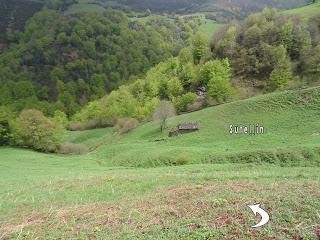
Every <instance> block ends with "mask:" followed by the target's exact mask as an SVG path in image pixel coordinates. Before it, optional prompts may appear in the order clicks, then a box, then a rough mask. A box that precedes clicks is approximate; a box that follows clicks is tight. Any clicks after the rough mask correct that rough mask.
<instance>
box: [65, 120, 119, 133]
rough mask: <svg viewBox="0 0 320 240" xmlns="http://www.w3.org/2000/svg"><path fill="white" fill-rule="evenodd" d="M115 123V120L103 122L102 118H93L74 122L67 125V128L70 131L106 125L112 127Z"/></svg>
mask: <svg viewBox="0 0 320 240" xmlns="http://www.w3.org/2000/svg"><path fill="white" fill-rule="evenodd" d="M113 125H114V121H110V122H103V121H100V120H96V119H92V120H89V121H87V122H73V123H69V124H68V125H67V130H69V131H84V130H90V129H95V128H104V127H112V126H113Z"/></svg>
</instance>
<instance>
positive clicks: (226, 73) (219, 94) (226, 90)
mask: <svg viewBox="0 0 320 240" xmlns="http://www.w3.org/2000/svg"><path fill="white" fill-rule="evenodd" d="M231 75H232V70H231V67H230V64H229V61H228V60H227V59H225V60H222V61H219V60H214V61H209V62H207V63H206V64H205V65H203V67H202V68H201V70H200V78H201V82H202V83H203V84H206V85H207V86H208V95H209V96H210V97H212V98H213V99H215V100H217V101H221V100H224V99H225V98H226V97H227V96H230V95H231V94H232V93H233V88H232V87H231V84H230V81H231Z"/></svg>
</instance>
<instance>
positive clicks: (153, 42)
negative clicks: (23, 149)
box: [0, 0, 193, 116]
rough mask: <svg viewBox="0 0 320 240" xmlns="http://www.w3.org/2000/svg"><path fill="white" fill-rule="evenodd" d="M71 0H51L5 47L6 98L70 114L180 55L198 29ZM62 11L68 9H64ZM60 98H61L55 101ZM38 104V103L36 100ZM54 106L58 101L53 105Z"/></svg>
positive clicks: (0, 68)
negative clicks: (81, 6)
mask: <svg viewBox="0 0 320 240" xmlns="http://www.w3.org/2000/svg"><path fill="white" fill-rule="evenodd" d="M70 4H71V3H70V2H68V1H60V0H59V1H51V2H49V3H48V6H49V9H43V10H42V11H40V12H38V13H37V14H35V16H34V17H33V18H31V19H30V20H29V21H28V23H27V25H26V27H25V31H24V32H19V34H18V35H17V36H18V37H17V39H16V41H15V42H12V44H11V45H9V47H8V48H7V49H6V50H4V51H3V52H1V53H0V83H1V87H0V100H2V101H1V103H0V104H1V105H2V104H11V105H14V107H15V108H16V109H17V111H21V110H22V109H23V108H27V107H32V108H34V107H33V106H29V105H26V106H24V107H22V109H21V107H20V106H19V105H18V104H17V101H23V100H26V99H29V98H30V99H31V98H32V99H33V101H34V102H35V103H37V102H39V101H41V102H44V104H46V103H47V104H48V105H51V106H52V107H51V108H48V109H40V110H42V111H43V112H45V113H47V112H49V111H50V114H49V115H50V116H52V115H53V113H54V111H55V110H60V111H64V112H65V113H66V114H67V115H68V116H71V115H73V114H75V113H76V112H77V111H78V110H79V109H80V107H81V106H84V105H86V104H87V103H88V102H89V101H92V100H96V99H99V98H101V97H103V96H104V95H105V94H106V93H109V92H111V91H112V90H114V89H115V88H116V87H118V86H119V85H120V84H121V83H123V82H124V81H127V80H128V79H130V78H131V79H134V78H136V77H137V76H141V75H143V74H144V73H145V72H146V71H147V70H149V69H150V68H151V67H152V66H154V65H156V64H158V63H159V62H161V61H164V60H166V59H168V58H169V57H171V56H173V55H176V54H177V53H178V52H179V50H180V49H181V48H182V47H183V46H184V45H185V44H186V43H187V39H186V38H185V37H184V33H186V32H187V31H190V32H192V31H193V29H191V28H187V27H186V26H187V25H188V23H187V22H184V21H183V22H181V23H179V22H173V21H171V20H169V19H165V18H158V19H157V18H155V19H151V20H150V21H146V22H142V21H139V20H130V19H129V18H127V17H126V16H125V15H124V14H123V13H122V12H121V11H115V10H110V9H109V10H106V11H103V12H100V13H88V12H82V13H78V14H64V13H63V11H64V9H65V8H66V7H67V6H69V5H70ZM61 11H62V12H61ZM54 103H57V106H55V104H54ZM34 105H36V104H34ZM53 106H54V107H53Z"/></svg>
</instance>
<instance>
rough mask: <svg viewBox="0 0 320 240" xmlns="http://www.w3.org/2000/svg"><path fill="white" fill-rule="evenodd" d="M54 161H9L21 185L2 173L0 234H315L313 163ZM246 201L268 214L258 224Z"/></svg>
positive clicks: (77, 236) (317, 184)
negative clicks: (125, 165) (106, 164)
mask: <svg viewBox="0 0 320 240" xmlns="http://www.w3.org/2000/svg"><path fill="white" fill-rule="evenodd" d="M26 161H28V159H26ZM36 161H38V160H36ZM54 161H55V162H56V161H59V160H54ZM60 161H61V164H60V166H57V167H56V168H57V169H55V168H53V167H52V166H49V167H50V168H52V169H53V170H56V173H51V174H49V173H48V174H47V175H46V176H44V175H43V173H44V172H45V169H44V168H45V164H42V165H41V164H38V165H33V167H32V166H29V167H26V164H22V166H21V168H19V167H17V168H16V173H17V174H19V176H20V179H24V183H22V181H20V182H14V180H13V179H15V178H14V176H13V175H12V173H11V174H10V176H11V177H12V180H11V181H10V183H11V184H9V186H7V187H4V188H2V189H1V196H3V198H2V199H1V206H2V211H1V217H0V225H1V228H0V232H1V233H2V238H3V239H11V238H13V239H15V238H20V239H21V238H22V239H35V238H37V237H38V239H58V238H59V239H61V238H62V239H301V238H295V237H303V239H317V237H316V232H317V231H318V230H319V228H320V224H319V223H320V218H319V209H320V201H319V198H320V191H319V189H320V188H319V187H320V182H319V180H320V179H319V174H318V172H319V171H318V170H319V169H316V168H295V167H291V168H279V167H276V166H272V165H255V164H243V165H241V164H222V165H190V166H183V167H182V166H181V167H164V168H155V169H121V168H119V169H108V168H103V167H101V166H99V165H97V164H92V166H91V167H90V168H88V166H87V167H85V166H84V167H81V165H79V166H77V167H73V168H72V169H70V167H69V166H68V165H69V164H70V162H69V164H68V163H67V162H63V161H64V160H63V159H60ZM6 179H7V181H4V180H3V179H1V186H6V185H8V177H7V178H6ZM254 203H262V205H263V206H264V208H265V209H266V210H267V211H268V212H269V213H270V215H271V222H270V223H269V224H268V226H266V227H264V228H262V229H261V230H252V229H251V227H250V226H252V225H254V224H255V222H257V221H258V220H259V219H258V218H257V219H256V218H255V217H254V216H253V214H252V213H251V210H250V209H249V208H248V207H247V205H248V204H254Z"/></svg>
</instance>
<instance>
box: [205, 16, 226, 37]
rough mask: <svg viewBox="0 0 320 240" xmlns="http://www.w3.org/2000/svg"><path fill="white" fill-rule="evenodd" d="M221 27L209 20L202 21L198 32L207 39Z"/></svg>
mask: <svg viewBox="0 0 320 240" xmlns="http://www.w3.org/2000/svg"><path fill="white" fill-rule="evenodd" d="M221 26H222V24H220V23H217V22H215V21H213V20H210V19H203V20H202V24H201V25H200V29H199V30H200V31H201V32H203V33H204V34H205V35H206V36H208V37H209V38H211V37H212V35H213V34H214V33H215V32H216V31H218V30H219V28H220V27H221Z"/></svg>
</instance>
